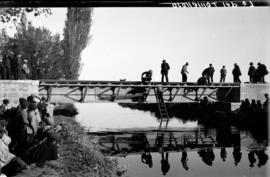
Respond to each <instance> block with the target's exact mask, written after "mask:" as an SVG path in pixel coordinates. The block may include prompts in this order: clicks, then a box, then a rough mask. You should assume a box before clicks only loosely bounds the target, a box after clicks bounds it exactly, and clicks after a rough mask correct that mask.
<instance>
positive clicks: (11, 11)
mask: <svg viewBox="0 0 270 177" xmlns="http://www.w3.org/2000/svg"><path fill="white" fill-rule="evenodd" d="M24 13H34V15H35V16H39V15H41V14H45V15H51V9H50V8H32V7H25V8H21V7H8V8H0V21H1V22H2V23H8V22H9V21H11V20H12V21H13V22H17V20H18V19H20V17H21V15H22V14H24Z"/></svg>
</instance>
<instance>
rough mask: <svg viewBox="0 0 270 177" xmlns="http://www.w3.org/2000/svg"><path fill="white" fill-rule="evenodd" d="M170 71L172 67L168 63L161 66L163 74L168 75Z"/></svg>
mask: <svg viewBox="0 0 270 177" xmlns="http://www.w3.org/2000/svg"><path fill="white" fill-rule="evenodd" d="M169 69H170V66H169V64H168V63H167V62H163V63H162V64H161V74H167V73H168V71H169Z"/></svg>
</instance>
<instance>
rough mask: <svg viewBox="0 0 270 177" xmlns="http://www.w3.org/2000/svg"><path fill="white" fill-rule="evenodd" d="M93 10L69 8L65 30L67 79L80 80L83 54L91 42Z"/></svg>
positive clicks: (65, 71)
mask: <svg viewBox="0 0 270 177" xmlns="http://www.w3.org/2000/svg"><path fill="white" fill-rule="evenodd" d="M92 12H93V9H92V8H68V12H67V19H66V23H65V28H64V40H63V49H64V58H65V59H64V73H65V78H66V79H78V77H79V70H80V61H81V52H82V50H83V49H84V48H85V47H86V45H87V43H88V40H89V38H90V37H89V32H90V27H91V22H92V20H91V16H92Z"/></svg>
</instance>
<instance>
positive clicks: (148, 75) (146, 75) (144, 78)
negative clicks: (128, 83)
mask: <svg viewBox="0 0 270 177" xmlns="http://www.w3.org/2000/svg"><path fill="white" fill-rule="evenodd" d="M152 74H153V71H152V70H151V69H150V70H149V71H145V72H143V73H142V76H141V79H142V83H143V84H146V83H149V82H150V81H151V80H152Z"/></svg>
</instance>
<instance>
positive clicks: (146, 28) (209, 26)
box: [29, 7, 270, 82]
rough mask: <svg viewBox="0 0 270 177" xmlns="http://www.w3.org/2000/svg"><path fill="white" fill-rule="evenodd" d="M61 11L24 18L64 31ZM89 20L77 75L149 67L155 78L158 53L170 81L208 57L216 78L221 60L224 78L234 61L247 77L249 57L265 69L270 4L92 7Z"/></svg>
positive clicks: (102, 76)
mask: <svg viewBox="0 0 270 177" xmlns="http://www.w3.org/2000/svg"><path fill="white" fill-rule="evenodd" d="M66 11H67V10H66V9H65V8H54V9H52V12H53V14H52V15H51V16H47V17H44V16H42V17H38V18H33V17H29V19H30V20H32V21H33V24H34V25H36V26H45V27H47V28H49V29H50V30H51V31H52V32H53V33H60V34H63V28H64V21H65V18H66ZM92 21H93V22H92V26H91V30H90V35H91V40H90V41H89V43H88V45H87V47H86V48H85V49H84V50H83V52H82V56H81V57H82V61H81V62H82V64H83V69H82V72H81V75H80V80H116V81H118V80H119V79H126V80H127V81H135V80H140V76H141V73H142V72H143V71H146V70H149V69H152V70H153V81H160V79H161V74H160V65H161V62H162V60H163V59H165V60H166V61H167V62H168V63H169V65H170V67H171V69H170V71H169V80H170V81H175V82H177V81H181V68H182V66H183V64H184V63H185V62H189V66H188V71H189V74H188V81H189V82H196V81H197V79H198V78H199V77H200V76H201V72H202V70H203V69H204V68H206V67H208V65H209V64H210V63H212V64H213V66H214V67H215V70H216V72H215V74H214V81H216V82H218V81H219V77H220V74H219V71H220V69H221V67H222V65H225V66H226V68H227V72H228V75H227V78H226V81H227V82H232V74H231V72H232V69H233V65H234V63H238V64H239V66H240V69H241V71H242V76H241V80H242V81H243V82H245V81H248V76H247V72H248V67H249V63H250V62H251V61H252V62H254V63H255V64H256V65H257V63H258V62H261V63H265V64H266V66H267V67H268V69H269V70H270V62H269V58H270V51H269V49H270V7H254V8H245V7H240V8H94V13H93V16H92ZM266 80H268V81H269V80H270V77H269V75H268V76H267V78H266Z"/></svg>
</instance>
